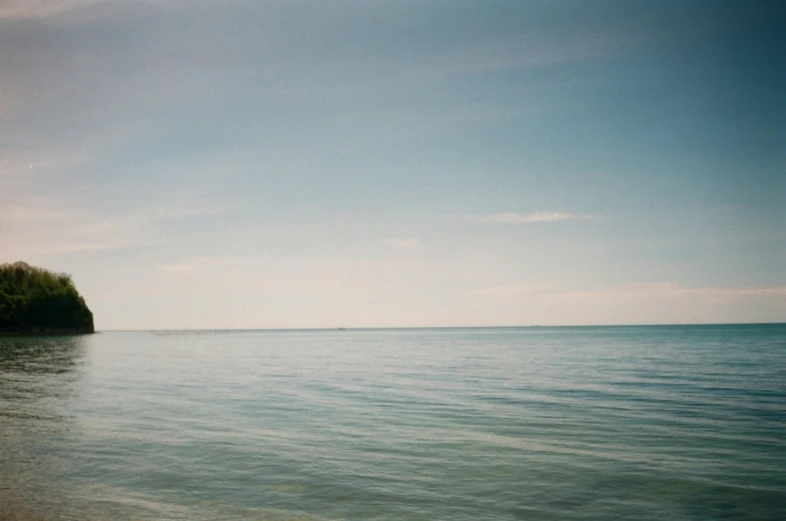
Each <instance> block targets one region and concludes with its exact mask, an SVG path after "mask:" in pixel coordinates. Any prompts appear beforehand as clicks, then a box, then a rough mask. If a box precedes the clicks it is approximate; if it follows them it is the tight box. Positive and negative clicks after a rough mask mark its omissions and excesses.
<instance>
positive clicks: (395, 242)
mask: <svg viewBox="0 0 786 521" xmlns="http://www.w3.org/2000/svg"><path fill="white" fill-rule="evenodd" d="M385 246H387V247H388V248H417V247H418V246H420V241H419V240H418V239H416V238H414V237H413V238H406V239H403V238H395V237H392V238H390V239H385Z"/></svg>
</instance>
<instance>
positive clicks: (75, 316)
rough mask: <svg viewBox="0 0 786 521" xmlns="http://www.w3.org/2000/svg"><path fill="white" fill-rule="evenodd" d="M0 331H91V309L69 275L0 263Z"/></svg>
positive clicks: (19, 263) (25, 265)
mask: <svg viewBox="0 0 786 521" xmlns="http://www.w3.org/2000/svg"><path fill="white" fill-rule="evenodd" d="M0 332H64V333H66V332H69V333H93V332H94V329H93V313H91V312H90V310H89V309H88V307H87V304H85V300H84V299H83V298H82V297H81V296H80V295H79V292H78V291H77V290H76V287H74V283H73V282H72V281H71V277H70V276H69V275H66V274H64V273H52V272H50V271H47V270H45V269H42V268H36V267H34V266H30V265H28V264H26V263H24V262H15V263H13V264H0Z"/></svg>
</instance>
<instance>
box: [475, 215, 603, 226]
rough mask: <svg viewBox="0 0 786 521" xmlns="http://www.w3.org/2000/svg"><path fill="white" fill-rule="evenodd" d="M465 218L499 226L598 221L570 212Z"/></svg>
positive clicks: (590, 216)
mask: <svg viewBox="0 0 786 521" xmlns="http://www.w3.org/2000/svg"><path fill="white" fill-rule="evenodd" d="M463 217H464V218H465V219H467V220H470V221H476V222H484V223H497V224H527V223H551V222H560V221H591V220H595V219H597V217H596V216H594V215H579V214H575V213H568V212H533V213H529V214H520V213H515V212H505V213H497V214H491V215H464V216H463Z"/></svg>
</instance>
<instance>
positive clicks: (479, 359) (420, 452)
mask: <svg viewBox="0 0 786 521" xmlns="http://www.w3.org/2000/svg"><path fill="white" fill-rule="evenodd" d="M184 333H185V334H184ZM295 519H297V520H315V521H316V520H323V521H328V520H402V521H407V520H530V519H531V520H566V521H569V520H608V519H629V520H671V521H678V520H716V519H717V520H783V519H786V325H719V326H715V325H713V326H640V327H564V328H562V327H532V328H478V329H387V330H385V329H379V330H352V329H350V330H346V331H343V330H331V331H329V330H298V331H242V332H240V331H199V332H195V331H190V332H174V333H169V334H162V333H158V334H156V333H153V332H105V333H101V334H96V335H91V336H78V337H39V338H23V337H2V338H0V520H2V521H7V520H25V521H27V520H44V521H55V520H57V521H71V520H73V521H99V520H101V521H103V520H112V521H132V520H134V521H138V520H156V521H157V520H189V521H191V520H196V521H199V520H211V521H213V520H215V521H221V520H270V521H276V520H278V521H284V520H295Z"/></svg>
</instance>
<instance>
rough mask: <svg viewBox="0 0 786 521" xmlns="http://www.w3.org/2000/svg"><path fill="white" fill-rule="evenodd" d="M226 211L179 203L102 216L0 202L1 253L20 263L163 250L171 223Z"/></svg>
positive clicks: (39, 200)
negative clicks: (159, 247)
mask: <svg viewBox="0 0 786 521" xmlns="http://www.w3.org/2000/svg"><path fill="white" fill-rule="evenodd" d="M227 208H228V207H227V206H226V205H224V204H221V203H214V202H204V201H185V200H184V201H179V202H175V203H170V204H158V205H147V206H144V207H139V208H136V209H131V210H127V211H125V212H122V213H120V212H116V213H114V214H111V215H107V214H106V213H104V212H98V211H95V210H89V209H84V210H81V209H75V208H74V207H73V206H72V205H68V204H66V203H64V202H63V201H60V200H58V199H56V198H53V197H36V196H28V197H25V198H23V199H21V200H19V201H18V202H13V201H5V200H2V201H0V249H2V251H3V253H4V254H6V255H10V256H14V257H20V258H21V257H23V256H26V255H57V254H63V253H74V252H86V251H102V250H117V249H124V248H131V247H139V246H147V245H153V244H163V243H166V242H168V240H169V239H168V236H167V233H166V230H167V229H168V227H169V226H171V225H172V224H173V223H175V222H176V221H182V220H185V219H190V218H195V217H202V216H212V215H217V214H220V213H223V212H224V211H225V210H226V209H227ZM3 257H5V255H3Z"/></svg>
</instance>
